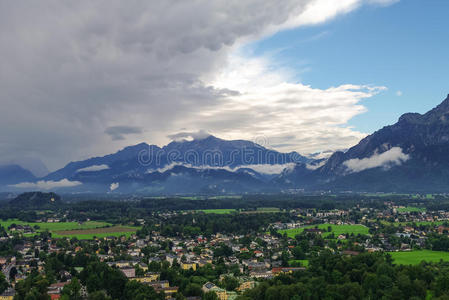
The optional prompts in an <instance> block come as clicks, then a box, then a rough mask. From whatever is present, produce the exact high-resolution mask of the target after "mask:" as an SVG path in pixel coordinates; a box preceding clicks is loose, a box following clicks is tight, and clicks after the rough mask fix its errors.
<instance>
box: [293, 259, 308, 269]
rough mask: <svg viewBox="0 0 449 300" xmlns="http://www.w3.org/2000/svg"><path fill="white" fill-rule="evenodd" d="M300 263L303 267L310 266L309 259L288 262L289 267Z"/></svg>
mask: <svg viewBox="0 0 449 300" xmlns="http://www.w3.org/2000/svg"><path fill="white" fill-rule="evenodd" d="M295 263H300V264H301V266H302V267H308V266H309V260H308V259H291V260H289V261H288V264H289V265H292V264H295Z"/></svg>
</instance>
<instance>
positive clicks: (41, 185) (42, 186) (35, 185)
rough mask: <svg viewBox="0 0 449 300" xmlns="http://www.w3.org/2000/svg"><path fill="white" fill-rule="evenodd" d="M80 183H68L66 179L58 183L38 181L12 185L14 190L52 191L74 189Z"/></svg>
mask: <svg viewBox="0 0 449 300" xmlns="http://www.w3.org/2000/svg"><path fill="white" fill-rule="evenodd" d="M81 184H82V183H81V182H79V181H70V180H68V179H66V178H64V179H62V180H60V181H52V180H49V181H44V180H40V181H38V182H21V183H18V184H14V185H12V186H13V187H16V188H23V189H35V190H53V189H57V188H66V187H74V186H78V185H81Z"/></svg>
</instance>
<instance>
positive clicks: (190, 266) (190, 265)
mask: <svg viewBox="0 0 449 300" xmlns="http://www.w3.org/2000/svg"><path fill="white" fill-rule="evenodd" d="M181 268H182V269H183V270H190V269H193V271H196V264H195V263H182V264H181Z"/></svg>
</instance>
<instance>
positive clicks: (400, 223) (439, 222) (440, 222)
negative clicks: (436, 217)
mask: <svg viewBox="0 0 449 300" xmlns="http://www.w3.org/2000/svg"><path fill="white" fill-rule="evenodd" d="M445 222H449V221H435V222H431V221H420V222H387V221H381V223H382V224H384V225H394V226H399V225H400V226H406V225H409V224H410V225H412V224H416V225H417V226H420V225H425V226H428V225H432V226H438V225H443V224H444V223H445Z"/></svg>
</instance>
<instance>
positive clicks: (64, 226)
mask: <svg viewBox="0 0 449 300" xmlns="http://www.w3.org/2000/svg"><path fill="white" fill-rule="evenodd" d="M11 224H17V225H29V226H31V227H34V226H36V225H37V226H39V229H38V230H37V231H45V230H48V231H57V230H74V229H91V228H98V227H105V226H110V225H111V224H109V223H106V222H97V221H88V222H84V223H82V224H79V223H78V222H58V223H47V222H43V223H37V222H23V221H20V220H17V219H9V220H6V221H2V220H1V221H0V225H2V226H3V227H5V228H8V227H9V226H11Z"/></svg>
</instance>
